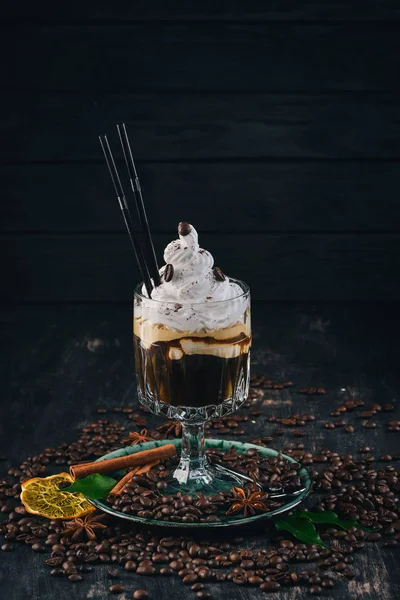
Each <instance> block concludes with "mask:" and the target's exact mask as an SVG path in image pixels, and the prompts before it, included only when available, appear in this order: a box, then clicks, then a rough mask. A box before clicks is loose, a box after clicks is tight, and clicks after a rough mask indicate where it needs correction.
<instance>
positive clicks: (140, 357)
mask: <svg viewBox="0 0 400 600" xmlns="http://www.w3.org/2000/svg"><path fill="white" fill-rule="evenodd" d="M133 337H134V345H135V360H136V371H137V376H138V381H139V388H140V392H141V394H142V396H146V397H147V398H149V397H150V398H152V399H154V400H155V401H159V402H166V403H167V404H171V405H172V406H188V407H189V406H191V407H197V408H199V407H203V406H208V405H211V404H221V403H222V402H224V401H226V400H230V399H232V398H234V399H240V400H242V399H243V398H242V397H240V398H239V396H240V395H242V396H243V394H244V393H245V392H246V390H247V385H248V376H249V352H248V350H247V349H248V347H249V345H250V338H249V337H246V336H245V335H244V334H242V335H241V336H240V337H239V338H238V339H236V340H224V341H223V342H221V341H220V340H214V339H213V338H199V340H201V342H207V344H209V345H210V346H212V345H217V344H218V346H221V345H226V346H227V348H228V349H229V348H231V346H232V344H235V345H237V346H238V349H239V350H240V353H239V355H238V356H234V357H232V358H223V357H220V356H215V355H209V354H183V355H182V356H181V354H182V353H181V352H180V353H179V356H181V357H180V358H175V359H171V358H170V357H171V356H173V352H174V350H175V349H176V348H177V347H179V348H180V345H179V341H178V342H177V341H176V340H172V341H169V342H156V343H154V344H152V345H151V346H150V347H148V348H146V347H144V346H143V344H142V343H141V340H140V338H138V337H137V336H136V335H134V336H133ZM190 339H191V340H192V341H193V342H195V341H196V338H190Z"/></svg>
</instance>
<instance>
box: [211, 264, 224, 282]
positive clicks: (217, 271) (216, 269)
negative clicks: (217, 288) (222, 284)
mask: <svg viewBox="0 0 400 600" xmlns="http://www.w3.org/2000/svg"><path fill="white" fill-rule="evenodd" d="M213 272H214V277H215V279H216V280H217V281H225V279H226V277H225V275H224V274H223V272H222V271H221V269H220V268H219V267H214V268H213Z"/></svg>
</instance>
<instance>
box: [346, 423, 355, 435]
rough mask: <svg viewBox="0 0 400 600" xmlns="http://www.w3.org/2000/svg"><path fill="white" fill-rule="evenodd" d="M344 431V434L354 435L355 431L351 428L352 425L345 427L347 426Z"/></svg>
mask: <svg viewBox="0 0 400 600" xmlns="http://www.w3.org/2000/svg"><path fill="white" fill-rule="evenodd" d="M344 431H345V432H346V433H354V431H355V430H354V427H353V425H347V426H346V427H345V428H344Z"/></svg>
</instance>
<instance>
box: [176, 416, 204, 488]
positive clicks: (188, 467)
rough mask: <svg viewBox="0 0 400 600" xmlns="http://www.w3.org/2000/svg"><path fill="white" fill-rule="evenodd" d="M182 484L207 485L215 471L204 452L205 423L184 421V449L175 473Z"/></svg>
mask: <svg viewBox="0 0 400 600" xmlns="http://www.w3.org/2000/svg"><path fill="white" fill-rule="evenodd" d="M174 477H175V479H177V481H179V483H180V484H181V485H184V484H192V485H193V484H198V485H207V484H209V483H210V482H211V481H212V479H213V473H212V471H211V468H210V466H209V464H208V460H207V457H206V455H205V454H204V423H200V424H195V425H188V424H185V423H182V451H181V459H180V461H179V465H178V467H177V468H176V470H175V473H174Z"/></svg>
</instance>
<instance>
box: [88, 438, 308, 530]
mask: <svg viewBox="0 0 400 600" xmlns="http://www.w3.org/2000/svg"><path fill="white" fill-rule="evenodd" d="M165 444H174V445H175V446H176V448H177V450H178V452H179V450H180V447H181V440H180V439H175V440H174V439H172V440H171V439H167V440H155V441H152V442H146V443H144V444H136V445H135V446H126V447H125V448H120V449H119V450H114V452H109V453H108V454H105V455H104V456H101V457H100V458H99V459H97V460H98V461H101V460H106V459H108V458H118V457H120V456H127V455H129V454H134V453H135V452H140V451H141V450H151V449H152V448H158V447H160V446H164V445H165ZM208 448H217V449H218V450H223V451H224V452H227V451H228V450H230V449H231V448H235V449H236V452H237V453H238V454H244V453H245V452H246V451H247V450H249V449H250V448H255V449H256V450H258V452H259V454H260V455H261V456H265V457H266V458H268V457H271V456H277V455H278V454H281V456H283V458H285V459H286V460H288V461H289V462H291V463H293V464H298V461H297V460H295V459H294V458H292V457H291V456H287V454H283V453H282V452H278V451H277V450H273V449H272V448H265V447H264V446H257V445H256V444H249V443H244V442H236V441H229V440H216V439H206V440H205V449H206V450H207V449H208ZM113 475H114V476H115V477H116V478H119V477H122V476H123V475H124V471H117V472H115V473H114V474H112V473H110V476H113ZM299 476H300V479H301V483H302V485H303V488H304V490H303V491H302V492H301V493H299V494H298V495H296V496H293V497H291V498H290V500H289V501H288V502H286V503H284V504H282V506H280V507H279V508H276V509H274V510H271V511H270V512H267V513H260V514H257V515H254V516H251V517H243V516H241V515H229V516H225V518H224V519H223V520H221V521H217V522H207V523H182V522H178V521H162V520H158V519H144V518H143V517H137V516H136V515H129V514H126V513H123V512H121V511H118V510H115V509H113V508H111V506H109V505H108V504H107V503H106V502H105V501H103V500H89V502H91V503H92V504H93V505H94V506H95V507H96V508H98V509H99V510H101V511H103V512H106V513H108V514H110V515H113V516H114V517H119V518H121V519H126V520H128V521H133V522H135V523H142V524H145V525H157V526H158V527H160V526H161V527H179V528H190V529H198V528H201V529H209V528H215V527H232V526H234V525H245V524H248V523H252V522H254V521H257V520H258V519H271V518H273V517H276V516H278V515H282V514H284V513H286V512H288V511H290V510H293V509H294V508H295V507H296V506H298V505H299V504H301V502H303V501H304V499H305V498H306V497H307V496H308V494H309V493H310V491H311V478H310V475H309V473H308V471H307V469H306V468H305V467H301V469H300V470H299Z"/></svg>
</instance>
